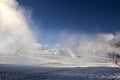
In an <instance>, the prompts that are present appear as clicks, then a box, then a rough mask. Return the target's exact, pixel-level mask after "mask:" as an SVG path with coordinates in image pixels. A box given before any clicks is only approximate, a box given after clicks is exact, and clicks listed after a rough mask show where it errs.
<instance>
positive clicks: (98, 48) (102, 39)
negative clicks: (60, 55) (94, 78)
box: [62, 33, 120, 57]
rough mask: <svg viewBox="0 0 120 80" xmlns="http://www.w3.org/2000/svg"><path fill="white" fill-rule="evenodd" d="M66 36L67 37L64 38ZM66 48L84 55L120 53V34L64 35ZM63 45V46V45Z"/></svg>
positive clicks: (76, 53)
mask: <svg viewBox="0 0 120 80" xmlns="http://www.w3.org/2000/svg"><path fill="white" fill-rule="evenodd" d="M64 38H66V39H64ZM62 39H63V41H65V42H63V43H64V46H65V47H64V48H66V49H68V50H69V51H71V52H72V53H74V54H75V55H78V56H82V57H90V56H105V55H107V54H113V53H115V54H118V55H119V54H120V48H119V46H120V43H119V42H120V41H119V39H120V34H119V33H117V34H110V33H108V34H104V33H98V34H75V35H70V36H69V35H64V37H63V36H62ZM117 44H118V45H117ZM62 47H63V46H62Z"/></svg>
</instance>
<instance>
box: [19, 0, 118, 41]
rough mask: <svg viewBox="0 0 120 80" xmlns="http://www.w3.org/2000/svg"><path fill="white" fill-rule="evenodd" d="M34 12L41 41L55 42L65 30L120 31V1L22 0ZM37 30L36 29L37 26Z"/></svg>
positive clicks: (21, 2) (78, 31)
mask: <svg viewBox="0 0 120 80" xmlns="http://www.w3.org/2000/svg"><path fill="white" fill-rule="evenodd" d="M18 2H19V3H20V5H22V6H24V7H25V8H29V9H31V10H32V11H33V14H32V16H33V21H34V22H35V24H37V29H38V30H39V29H40V31H41V34H42V36H41V39H40V40H41V42H43V43H47V42H48V43H52V42H54V40H55V39H56V38H57V35H58V34H59V33H60V32H62V31H68V32H70V33H73V34H74V33H81V32H83V33H114V32H118V31H120V4H119V3H120V0H18ZM33 28H34V27H33Z"/></svg>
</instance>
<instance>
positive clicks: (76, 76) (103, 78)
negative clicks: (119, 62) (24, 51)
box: [0, 64, 120, 80]
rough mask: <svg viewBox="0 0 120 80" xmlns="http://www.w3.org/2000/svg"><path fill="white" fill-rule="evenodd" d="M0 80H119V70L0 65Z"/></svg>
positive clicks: (111, 68) (110, 68)
mask: <svg viewBox="0 0 120 80" xmlns="http://www.w3.org/2000/svg"><path fill="white" fill-rule="evenodd" d="M0 80H120V68H114V67H86V68H80V67H75V68H55V67H54V68H53V67H52V68H51V67H32V66H18V65H2V64H1V65H0Z"/></svg>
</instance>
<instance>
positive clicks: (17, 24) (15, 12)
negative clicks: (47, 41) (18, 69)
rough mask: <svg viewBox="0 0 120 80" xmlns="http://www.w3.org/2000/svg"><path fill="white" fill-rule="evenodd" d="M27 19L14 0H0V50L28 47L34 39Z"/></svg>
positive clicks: (24, 48)
mask: <svg viewBox="0 0 120 80" xmlns="http://www.w3.org/2000/svg"><path fill="white" fill-rule="evenodd" d="M28 21H29V20H27V17H26V15H25V10H24V9H23V8H21V7H19V4H18V3H17V1H16V0H0V51H6V50H8V51H16V50H17V49H21V50H22V51H24V50H26V51H27V49H29V48H30V46H31V44H33V43H34V42H35V39H34V37H33V35H32V33H31V30H30V27H29V22H28Z"/></svg>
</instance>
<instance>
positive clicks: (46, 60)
mask: <svg viewBox="0 0 120 80" xmlns="http://www.w3.org/2000/svg"><path fill="white" fill-rule="evenodd" d="M118 61H119V60H118ZM0 64H17V65H32V66H44V67H93V66H94V67H95V66H98V67H99V66H103V67H119V65H114V64H113V58H110V57H107V56H98V55H91V56H90V55H89V56H87V57H81V56H77V55H74V54H72V53H69V52H67V51H64V50H61V51H60V50H59V51H56V50H53V51H44V53H40V52H38V53H35V52H34V53H33V52H32V53H29V54H27V53H26V54H25V53H24V54H20V53H12V52H11V53H7V52H1V53H0Z"/></svg>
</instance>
